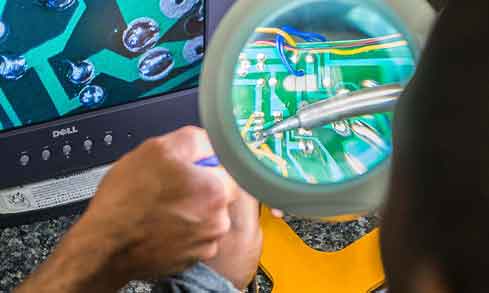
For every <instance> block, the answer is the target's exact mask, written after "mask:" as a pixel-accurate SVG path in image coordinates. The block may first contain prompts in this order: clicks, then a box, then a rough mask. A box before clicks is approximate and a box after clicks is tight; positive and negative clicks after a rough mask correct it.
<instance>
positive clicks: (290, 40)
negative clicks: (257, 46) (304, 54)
mask: <svg viewBox="0 0 489 293" xmlns="http://www.w3.org/2000/svg"><path fill="white" fill-rule="evenodd" d="M255 31H256V32H257V33H260V34H273V35H280V36H282V37H284V39H285V40H286V41H287V43H289V45H291V46H292V47H297V42H296V41H295V40H294V38H293V37H292V36H291V35H289V34H288V33H286V32H284V31H283V30H281V29H278V28H273V27H259V28H257V29H256V30H255Z"/></svg>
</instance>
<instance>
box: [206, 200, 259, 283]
mask: <svg viewBox="0 0 489 293" xmlns="http://www.w3.org/2000/svg"><path fill="white" fill-rule="evenodd" d="M229 211H230V217H231V230H230V231H229V232H228V233H227V234H226V235H225V236H224V237H223V238H222V239H221V240H220V241H219V252H218V254H217V255H216V256H215V257H214V258H212V259H210V260H208V261H206V262H205V264H206V265H208V266H209V267H211V268H212V269H213V270H214V271H216V272H218V273H219V274H221V275H222V276H224V277H225V278H226V279H228V280H230V281H231V282H232V283H233V284H234V286H235V287H236V288H238V289H244V288H246V287H247V286H248V285H249V284H250V282H251V280H252V279H253V277H254V276H255V274H256V271H257V269H258V263H259V260H260V256H261V251H262V250H261V249H262V241H263V235H262V231H261V229H260V223H259V204H258V202H257V201H256V199H255V198H253V197H252V196H250V195H249V194H247V193H245V192H241V193H240V196H239V198H238V199H237V200H236V201H235V202H233V203H232V204H231V206H230V208H229Z"/></svg>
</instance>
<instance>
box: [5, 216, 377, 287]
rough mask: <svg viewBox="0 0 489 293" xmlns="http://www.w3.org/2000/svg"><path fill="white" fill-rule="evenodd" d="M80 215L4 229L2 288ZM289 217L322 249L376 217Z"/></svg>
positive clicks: (360, 231)
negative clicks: (333, 221)
mask: <svg viewBox="0 0 489 293" xmlns="http://www.w3.org/2000/svg"><path fill="white" fill-rule="evenodd" d="M77 219H78V216H71V217H61V218H57V219H54V220H50V221H44V222H39V223H35V224H31V225H23V226H19V227H14V228H7V229H3V230H0V292H1V293H4V292H5V293H6V292H10V291H11V290H12V289H13V288H14V287H15V286H16V285H17V284H19V283H20V282H21V281H22V280H23V279H24V278H25V277H26V276H28V275H29V273H31V272H32V271H33V270H34V269H35V268H36V267H37V266H38V265H39V264H40V263H41V262H42V261H43V260H45V259H46V258H47V257H48V256H49V254H50V253H51V251H52V250H53V249H54V247H55V245H56V243H57V242H58V240H59V239H60V237H61V236H62V235H63V234H64V232H65V231H66V230H67V229H68V228H69V227H70V226H71V225H72V223H74V222H75V221H76V220H77ZM286 221H287V222H288V223H289V225H290V226H291V227H292V228H293V229H294V231H296V232H297V233H298V235H299V236H301V238H302V239H303V240H304V241H305V242H306V243H307V244H308V245H309V246H311V247H313V248H316V249H318V250H321V251H335V250H338V249H341V248H343V247H345V246H347V245H348V244H350V243H352V242H353V241H355V240H356V239H357V238H358V237H361V236H363V235H365V234H366V233H368V232H369V231H371V230H372V229H373V228H374V226H375V225H376V220H375V219H374V218H371V217H363V218H360V219H359V220H358V221H354V222H348V223H337V224H329V223H324V222H319V221H314V220H305V219H299V218H295V217H292V216H287V217H286ZM259 283H260V285H261V292H270V291H271V284H270V282H269V281H268V280H267V278H266V277H265V276H263V275H260V276H259ZM152 288H153V284H151V283H147V282H138V281H134V282H131V283H130V284H128V285H127V286H126V287H125V288H123V289H121V291H120V292H121V293H145V292H151V290H152Z"/></svg>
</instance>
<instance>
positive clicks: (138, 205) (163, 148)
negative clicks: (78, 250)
mask: <svg viewBox="0 0 489 293" xmlns="http://www.w3.org/2000/svg"><path fill="white" fill-rule="evenodd" d="M212 154H213V151H212V148H211V146H210V143H209V141H208V138H207V136H206V134H205V132H204V131H203V130H201V129H197V128H193V127H187V128H183V129H181V130H178V131H176V132H174V133H172V134H169V135H166V136H163V137H160V138H155V139H151V140H149V141H148V142H146V143H144V144H143V145H141V146H140V147H139V148H137V149H136V150H135V151H134V152H132V153H130V154H128V155H126V156H125V157H124V158H122V159H121V160H120V161H119V162H117V163H116V164H115V165H114V167H113V168H112V170H111V171H110V172H109V173H108V174H107V176H106V177H105V178H104V180H103V182H102V183H101V185H100V187H99V189H98V192H97V194H96V196H95V197H94V199H93V201H92V202H91V204H90V206H89V208H88V210H87V212H86V214H85V215H84V216H83V218H82V219H81V220H80V223H79V224H80V225H88V226H89V227H91V228H92V229H97V230H103V231H104V234H105V236H106V237H109V238H110V241H111V242H113V243H114V244H115V246H116V247H117V248H118V250H119V251H122V253H121V254H120V255H118V256H117V257H116V258H115V261H116V262H115V263H117V267H118V270H121V268H122V271H127V272H129V274H130V276H131V278H148V277H156V276H164V275H168V274H171V273H175V272H178V271H181V270H183V269H185V268H186V267H188V266H189V265H191V264H193V263H194V262H196V261H198V260H207V259H210V258H212V257H214V256H215V255H216V253H217V250H218V240H219V239H220V238H221V237H222V236H223V235H225V234H226V233H227V232H228V230H229V229H230V226H231V222H230V218H229V213H228V206H229V204H230V203H231V202H232V201H233V200H234V199H235V198H236V196H237V194H238V193H239V192H240V189H239V187H238V186H237V185H236V184H235V183H234V181H233V180H232V179H231V178H230V177H229V176H228V175H227V173H226V172H225V171H224V170H223V169H222V168H202V167H198V166H195V165H194V162H195V161H198V160H200V159H202V158H205V157H208V156H210V155H212Z"/></svg>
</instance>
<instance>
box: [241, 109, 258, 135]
mask: <svg viewBox="0 0 489 293" xmlns="http://www.w3.org/2000/svg"><path fill="white" fill-rule="evenodd" d="M254 121H255V113H253V114H251V116H250V118H248V120H247V121H246V124H245V126H244V127H243V129H242V130H241V137H242V138H243V139H244V140H246V134H247V133H248V130H250V128H251V124H253V122H254Z"/></svg>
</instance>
